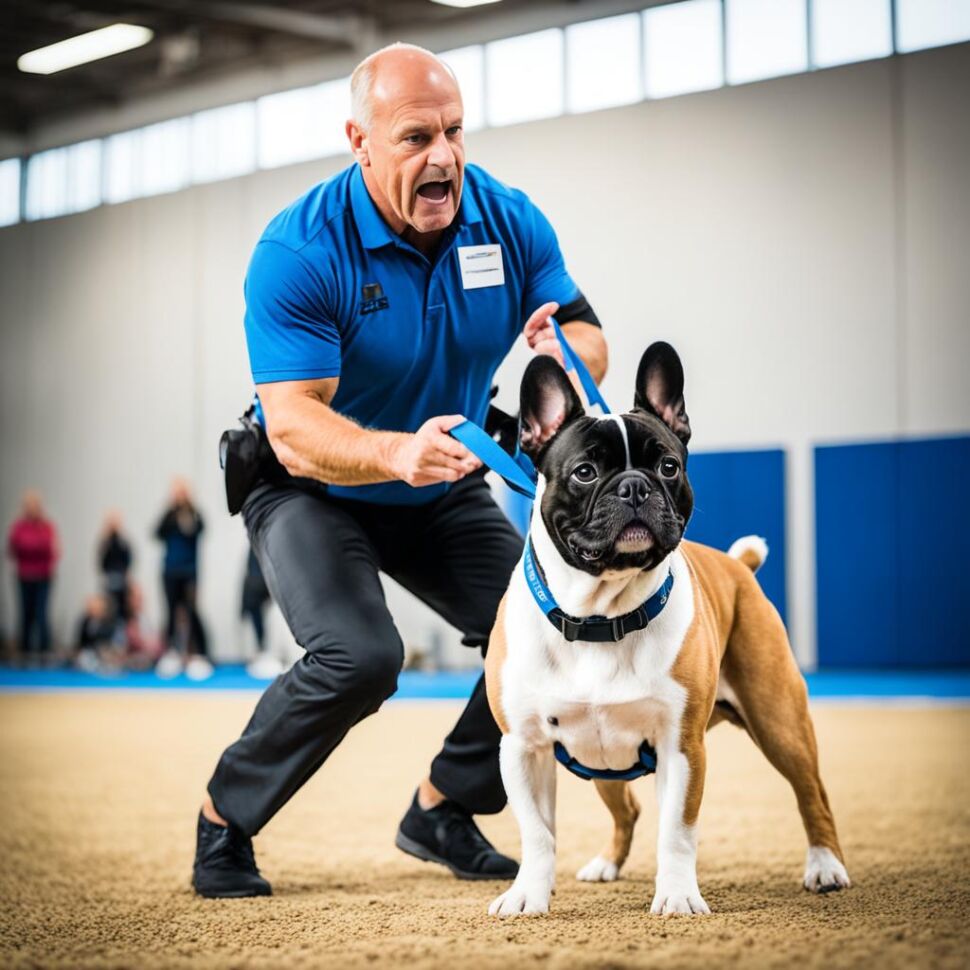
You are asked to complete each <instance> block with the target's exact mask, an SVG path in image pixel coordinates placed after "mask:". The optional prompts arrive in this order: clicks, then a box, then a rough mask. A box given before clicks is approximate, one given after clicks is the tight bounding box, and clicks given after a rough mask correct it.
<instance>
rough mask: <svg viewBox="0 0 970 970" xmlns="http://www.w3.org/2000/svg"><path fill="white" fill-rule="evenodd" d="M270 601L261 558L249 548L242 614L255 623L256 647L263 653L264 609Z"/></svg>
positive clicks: (264, 636) (264, 639) (264, 634)
mask: <svg viewBox="0 0 970 970" xmlns="http://www.w3.org/2000/svg"><path fill="white" fill-rule="evenodd" d="M268 602H269V590H268V589H267V588H266V580H265V579H263V571H262V570H261V569H260V568H259V560H258V559H257V558H256V553H255V552H253V550H252V549H250V550H249V558H248V559H247V560H246V577H245V579H243V591H242V616H243V619H248V620H249V622H250V623H252V625H253V633H255V634H256V649H257V651H258V652H259V653H262V652H263V650H264V649H265V647H266V624H265V621H264V619H263V610H264V609H265V607H266V604H267V603H268Z"/></svg>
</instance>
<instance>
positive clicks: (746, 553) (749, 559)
mask: <svg viewBox="0 0 970 970" xmlns="http://www.w3.org/2000/svg"><path fill="white" fill-rule="evenodd" d="M728 555H729V556H730V557H731V558H732V559H738V560H740V561H741V562H743V563H744V564H745V566H747V567H748V569H750V570H751V572H753V573H756V572H757V571H758V570H759V569H760V568H761V567H762V566H763V565H764V561H765V560H766V559H767V558H768V543H767V542H765V540H764V539H762V538H761V536H742V537H741V538H740V539H735V540H734V542H732V543H731V548H730V549H728Z"/></svg>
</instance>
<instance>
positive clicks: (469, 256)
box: [458, 243, 505, 290]
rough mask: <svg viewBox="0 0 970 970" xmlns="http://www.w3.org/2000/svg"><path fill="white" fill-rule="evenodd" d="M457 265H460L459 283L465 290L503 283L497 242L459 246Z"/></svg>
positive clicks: (503, 276)
mask: <svg viewBox="0 0 970 970" xmlns="http://www.w3.org/2000/svg"><path fill="white" fill-rule="evenodd" d="M458 265H459V266H460V267H461V285H462V287H463V288H464V289H466V290H477V289H480V288H481V287H483V286H504V285H505V267H504V266H503V265H502V247H501V246H500V245H499V244H498V243H492V244H491V245H488V246H459V247H458Z"/></svg>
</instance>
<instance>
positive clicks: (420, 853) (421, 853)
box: [394, 830, 515, 882]
mask: <svg viewBox="0 0 970 970" xmlns="http://www.w3.org/2000/svg"><path fill="white" fill-rule="evenodd" d="M394 844H395V845H396V846H397V847H398V848H399V849H400V850H401V851H402V852H406V853H407V854H408V855H412V856H414V858H415V859H420V860H421V861H422V862H437V863H438V865H439V866H444V867H445V868H446V869H448V870H450V871H451V874H452V875H453V876H455V877H457V878H458V879H467V880H468V881H470V882H471V881H475V882H479V881H480V882H486V881H490V882H499V881H501V882H509V881H510V880H512V879H514V878H515V876H514V875H508V876H503V875H500V874H498V873H491V872H467V871H466V870H464V869H459V868H458V867H457V866H456V865H454V864H453V863H451V862H449V861H448V860H447V859H445V858H442V857H441V856H440V855H436V854H435V853H434V852H432V851H431V850H430V849H429V848H427V846H424V845H422V844H421V843H420V842H415V841H414V839H409V838H408V837H407V836H406V835H405V834H404V833H403V832H402V831H400V830H398V833H397V835H396V836H395V837H394Z"/></svg>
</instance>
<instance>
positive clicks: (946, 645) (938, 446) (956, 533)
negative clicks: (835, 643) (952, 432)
mask: <svg viewBox="0 0 970 970" xmlns="http://www.w3.org/2000/svg"><path fill="white" fill-rule="evenodd" d="M898 454H899V487H898V489H897V492H896V494H897V501H898V503H899V506H898V513H897V514H898V518H897V522H898V526H897V537H898V538H897V546H896V562H897V564H898V567H899V577H898V582H897V587H896V595H897V597H898V599H899V636H898V654H897V657H898V660H899V662H900V663H901V664H902V665H904V666H908V667H912V666H919V667H932V666H944V665H950V664H953V665H957V664H961V665H965V664H970V579H968V570H967V555H968V552H970V509H968V507H967V499H968V496H970V437H965V438H938V439H936V440H932V441H904V442H901V443H900V444H899V446H898Z"/></svg>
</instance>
